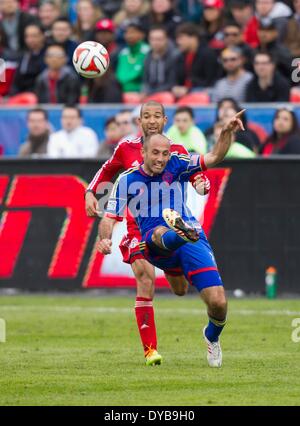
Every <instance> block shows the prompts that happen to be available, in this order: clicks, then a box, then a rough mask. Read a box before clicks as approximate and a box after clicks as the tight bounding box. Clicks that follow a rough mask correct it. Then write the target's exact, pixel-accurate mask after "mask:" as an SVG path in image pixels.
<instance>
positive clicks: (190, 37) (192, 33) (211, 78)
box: [172, 23, 220, 98]
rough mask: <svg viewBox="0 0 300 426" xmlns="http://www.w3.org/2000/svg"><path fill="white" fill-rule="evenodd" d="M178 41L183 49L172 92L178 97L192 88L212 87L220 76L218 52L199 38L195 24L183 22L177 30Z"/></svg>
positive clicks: (180, 48)
mask: <svg viewBox="0 0 300 426" xmlns="http://www.w3.org/2000/svg"><path fill="white" fill-rule="evenodd" d="M176 43H177V45H178V47H179V50H180V51H181V55H180V56H179V58H178V64H177V67H176V71H177V78H176V80H177V81H176V86H174V87H173V89H172V92H173V94H174V96H175V97H176V98H180V97H182V96H184V95H186V94H187V93H188V92H189V91H190V90H203V88H208V87H212V86H213V85H214V83H215V81H216V80H217V78H218V74H219V68H220V66H219V64H218V60H217V56H216V53H215V52H214V51H213V50H212V49H210V48H209V47H207V46H205V44H204V43H202V40H201V39H200V38H199V31H198V28H197V26H196V25H195V24H192V23H185V24H181V25H180V26H179V27H178V28H177V31H176Z"/></svg>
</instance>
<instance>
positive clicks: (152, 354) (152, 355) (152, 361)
mask: <svg viewBox="0 0 300 426" xmlns="http://www.w3.org/2000/svg"><path fill="white" fill-rule="evenodd" d="M145 358H146V365H160V364H161V363H162V356H161V355H160V354H159V353H158V352H157V351H156V350H155V349H148V351H146V352H145Z"/></svg>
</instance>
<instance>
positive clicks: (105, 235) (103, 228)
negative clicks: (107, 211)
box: [98, 217, 116, 240]
mask: <svg viewBox="0 0 300 426" xmlns="http://www.w3.org/2000/svg"><path fill="white" fill-rule="evenodd" d="M115 222H116V221H115V219H112V218H110V217H104V218H103V219H102V220H101V222H100V224H99V229H98V233H99V238H100V240H105V239H108V240H110V239H111V236H112V232H113V227H114V224H115Z"/></svg>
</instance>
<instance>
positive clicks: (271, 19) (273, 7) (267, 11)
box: [255, 0, 292, 40]
mask: <svg viewBox="0 0 300 426" xmlns="http://www.w3.org/2000/svg"><path fill="white" fill-rule="evenodd" d="M255 10H256V16H257V19H258V21H259V22H262V24H263V25H269V24H271V23H272V24H274V25H275V27H276V29H277V31H278V34H279V39H280V40H282V38H283V35H284V33H285V28H286V24H287V18H289V17H290V16H291V15H292V10H291V8H290V7H289V6H287V5H286V4H285V3H283V2H281V1H276V0H256V1H255Z"/></svg>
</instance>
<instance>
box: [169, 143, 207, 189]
mask: <svg viewBox="0 0 300 426" xmlns="http://www.w3.org/2000/svg"><path fill="white" fill-rule="evenodd" d="M171 152H172V153H176V154H179V155H180V154H185V155H190V154H189V152H188V150H187V149H186V148H185V146H183V145H181V144H172V145H171ZM201 161H202V162H201ZM200 163H201V170H198V171H197V172H195V173H193V174H192V175H190V177H189V181H190V182H191V183H192V184H193V183H194V181H195V179H196V177H197V176H199V175H201V173H202V172H205V171H206V170H207V168H206V167H205V164H204V160H203V159H202V160H201V159H200Z"/></svg>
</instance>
